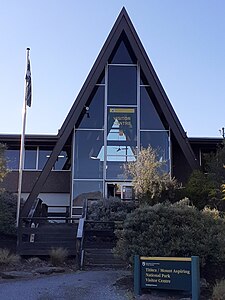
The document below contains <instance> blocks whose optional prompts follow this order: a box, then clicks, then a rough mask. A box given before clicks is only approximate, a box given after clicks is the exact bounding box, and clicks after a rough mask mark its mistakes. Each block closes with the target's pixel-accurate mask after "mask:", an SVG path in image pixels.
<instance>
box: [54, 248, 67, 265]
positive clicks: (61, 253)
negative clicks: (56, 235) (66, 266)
mask: <svg viewBox="0 0 225 300" xmlns="http://www.w3.org/2000/svg"><path fill="white" fill-rule="evenodd" d="M67 257H68V251H67V249H65V248H61V247H59V248H52V249H51V251H50V262H51V264H52V265H53V266H60V265H62V264H63V263H64V262H65V261H66V259H67Z"/></svg>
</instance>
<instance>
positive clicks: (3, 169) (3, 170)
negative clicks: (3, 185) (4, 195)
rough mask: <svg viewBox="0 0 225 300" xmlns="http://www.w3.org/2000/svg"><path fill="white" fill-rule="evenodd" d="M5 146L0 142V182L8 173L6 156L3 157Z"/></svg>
mask: <svg viewBox="0 0 225 300" xmlns="http://www.w3.org/2000/svg"><path fill="white" fill-rule="evenodd" d="M5 150H6V146H5V145H4V144H0V182H1V181H3V179H4V177H5V176H6V174H7V173H8V170H7V166H6V157H5Z"/></svg>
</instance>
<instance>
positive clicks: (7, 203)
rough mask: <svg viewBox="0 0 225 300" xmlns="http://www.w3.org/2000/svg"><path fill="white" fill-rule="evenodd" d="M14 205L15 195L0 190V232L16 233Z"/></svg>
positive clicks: (15, 202)
mask: <svg viewBox="0 0 225 300" xmlns="http://www.w3.org/2000/svg"><path fill="white" fill-rule="evenodd" d="M16 206H17V197H16V196H15V195H13V194H11V193H9V192H6V191H0V234H5V235H16V227H15V223H16Z"/></svg>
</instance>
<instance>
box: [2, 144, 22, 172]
mask: <svg viewBox="0 0 225 300" xmlns="http://www.w3.org/2000/svg"><path fill="white" fill-rule="evenodd" d="M5 154H6V161H7V168H8V169H9V170H18V169H19V160H20V151H19V150H17V149H7V150H6V151H5Z"/></svg>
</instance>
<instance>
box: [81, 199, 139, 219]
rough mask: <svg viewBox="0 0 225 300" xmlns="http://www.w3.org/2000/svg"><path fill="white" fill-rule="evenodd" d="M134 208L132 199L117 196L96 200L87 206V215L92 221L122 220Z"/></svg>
mask: <svg viewBox="0 0 225 300" xmlns="http://www.w3.org/2000/svg"><path fill="white" fill-rule="evenodd" d="M135 208H136V204H135V202H134V201H122V200H121V199H119V198H113V197H110V198H109V199H104V200H103V199H102V200H98V201H97V202H96V203H92V204H91V205H90V206H89V207H88V214H87V217H88V219H89V220H93V221H124V220H125V219H126V216H127V214H128V213H130V212H131V211H133V210H134V209H135Z"/></svg>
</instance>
